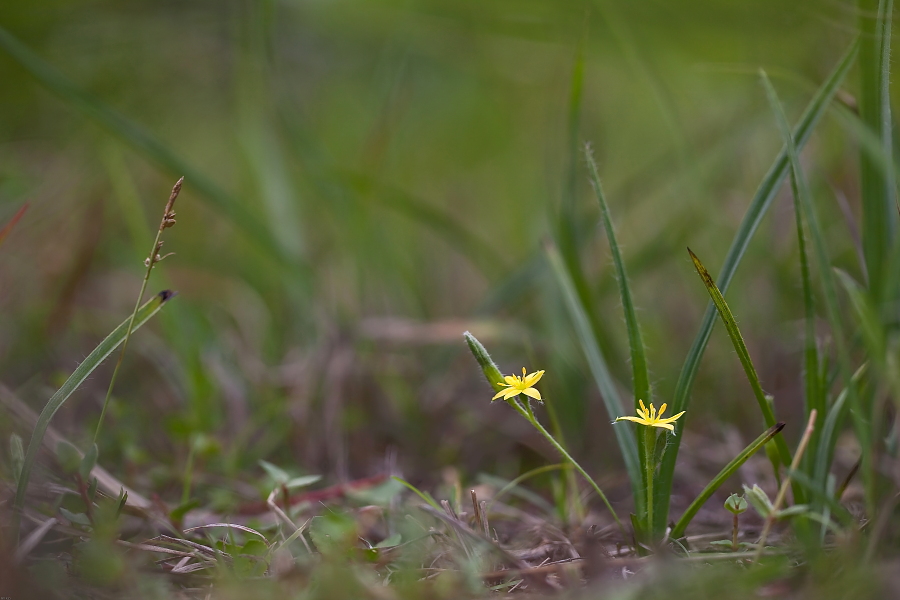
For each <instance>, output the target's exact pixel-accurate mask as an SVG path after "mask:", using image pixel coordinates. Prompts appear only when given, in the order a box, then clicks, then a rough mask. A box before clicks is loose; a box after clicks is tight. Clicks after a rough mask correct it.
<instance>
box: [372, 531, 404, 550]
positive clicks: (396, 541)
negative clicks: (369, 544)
mask: <svg viewBox="0 0 900 600" xmlns="http://www.w3.org/2000/svg"><path fill="white" fill-rule="evenodd" d="M401 542H403V536H402V535H401V534H399V533H395V534H394V535H392V536H389V537H386V538H384V539H383V540H381V541H380V542H378V543H377V544H375V547H376V548H393V547H394V546H399V545H400V543H401Z"/></svg>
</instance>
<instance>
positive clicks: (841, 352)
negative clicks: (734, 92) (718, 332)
mask: <svg viewBox="0 0 900 600" xmlns="http://www.w3.org/2000/svg"><path fill="white" fill-rule="evenodd" d="M762 83H763V86H764V87H765V89H766V95H767V96H768V99H769V104H771V106H772V112H773V113H775V121H776V124H777V125H778V131H779V132H780V133H781V137H782V139H783V140H784V142H785V146H786V147H787V150H788V158H789V160H790V163H791V169H792V170H791V175H792V177H793V178H794V179H795V180H796V184H797V190H798V196H799V198H800V205H801V206H802V208H803V212H804V215H803V216H804V217H805V219H806V222H807V223H809V231H810V235H811V237H812V242H813V251H814V253H815V256H816V266H817V267H818V271H819V279H820V280H821V282H822V288H823V291H824V294H823V295H824V299H825V308H826V312H827V315H828V322H829V325H830V326H831V332H832V337H833V339H834V345H835V348H836V349H837V358H838V370H839V372H840V374H841V378H842V379H843V380H844V385H845V386H846V388H847V394H848V399H849V401H850V406H851V407H852V408H854V409H857V410H854V411H852V414H853V415H854V425H855V426H856V433H857V436H858V437H859V441H860V443H861V444H862V445H863V456H866V454H867V452H866V449H867V448H869V443H870V441H871V440H870V425H868V424H867V423H866V422H865V421H866V419H864V417H863V415H862V414H861V412H860V410H858V409H859V408H860V406H859V397H858V396H857V394H856V387H855V386H854V385H853V384H852V383H851V380H852V374H853V371H852V367H851V361H850V353H849V350H848V348H847V344H846V341H845V337H844V326H843V323H842V319H841V314H840V307H839V306H838V299H837V286H836V284H835V281H834V272H833V271H832V269H831V261H830V259H829V257H828V250H827V248H826V246H825V237H824V235H823V234H822V228H821V226H820V225H819V218H818V215H817V213H816V208H815V205H814V204H813V201H812V195H811V194H810V192H809V186H808V184H807V183H806V177H805V175H804V174H803V169H802V167H801V165H800V158H799V156H798V151H797V147H796V144H795V142H794V139H793V137H792V136H791V131H790V127H789V126H788V123H787V117H786V116H785V114H784V108H783V107H782V105H781V102H780V101H779V99H778V94H777V93H776V92H775V88H774V87H772V83H771V82H770V81H769V78H768V77H766V74H765V73H762ZM870 274H871V271H870ZM870 281H871V279H870ZM826 419H827V416H826ZM865 464H867V465H868V466H871V465H870V464H869V462H868V459H867V461H866V463H865ZM863 474H864V475H866V474H867V471H866V470H864V471H863ZM822 483H823V484H824V482H822ZM870 491H871V490H870ZM868 498H869V500H871V494H868Z"/></svg>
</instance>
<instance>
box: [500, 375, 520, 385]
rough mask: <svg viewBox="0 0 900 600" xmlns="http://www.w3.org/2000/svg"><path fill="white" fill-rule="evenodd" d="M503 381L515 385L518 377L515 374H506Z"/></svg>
mask: <svg viewBox="0 0 900 600" xmlns="http://www.w3.org/2000/svg"><path fill="white" fill-rule="evenodd" d="M503 381H505V382H506V385H516V384H517V383H519V378H518V377H516V376H515V375H507V376H506V377H504V378H503Z"/></svg>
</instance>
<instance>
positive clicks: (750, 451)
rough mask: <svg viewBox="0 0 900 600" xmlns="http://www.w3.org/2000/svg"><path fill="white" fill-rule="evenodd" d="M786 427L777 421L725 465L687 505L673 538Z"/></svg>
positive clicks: (673, 532) (674, 528) (677, 536)
mask: <svg viewBox="0 0 900 600" xmlns="http://www.w3.org/2000/svg"><path fill="white" fill-rule="evenodd" d="M782 429H784V423H776V424H775V425H774V426H773V427H769V428H768V429H767V430H766V431H764V432H763V433H762V435H760V436H759V437H758V438H756V439H755V440H753V441H752V442H750V444H749V445H748V446H747V447H746V448H744V449H743V450H742V451H741V453H740V454H738V455H737V456H735V457H734V458H733V459H732V460H731V462H730V463H728V464H727V465H725V467H723V468H722V470H721V471H719V474H718V475H716V476H715V477H713V479H712V481H710V482H709V483H708V484H706V487H705V488H703V491H702V492H700V495H698V496H697V498H696V499H695V500H694V501H693V502H691V505H690V506H688V507H687V510H685V511H684V514H683V515H681V518H680V519H678V522H677V523H675V527H673V528H672V533H671V534H670V536H671V537H672V539H676V540H677V539H678V538H680V537H681V536H683V535H684V532H685V530H686V529H687V526H688V525H690V523H691V520H692V519H693V518H694V516H695V515H696V514H697V511H699V510H700V509H701V508H702V507H703V505H704V504H705V503H706V501H707V500H709V499H710V497H711V496H712V495H713V494H714V493H715V492H716V490H717V489H719V488H720V487H722V484H723V483H725V481H726V480H727V479H728V478H729V477H731V476H732V475H734V473H735V472H736V471H737V470H738V469H739V468H740V467H741V465H742V464H744V463H745V462H747V459H749V458H750V457H751V456H753V455H754V454H756V453H757V452H758V451H759V450H760V448H762V447H763V446H765V445H766V442H768V441H769V440H771V439H772V438H774V437H775V436H776V435H777V434H778V432H780V431H781V430H782Z"/></svg>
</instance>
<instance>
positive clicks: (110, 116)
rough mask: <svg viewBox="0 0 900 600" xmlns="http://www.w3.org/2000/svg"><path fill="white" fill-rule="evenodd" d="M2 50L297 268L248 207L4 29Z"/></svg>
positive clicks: (0, 35)
mask: <svg viewBox="0 0 900 600" xmlns="http://www.w3.org/2000/svg"><path fill="white" fill-rule="evenodd" d="M0 49H3V50H5V51H6V53H7V54H9V55H10V57H12V58H13V60H15V61H16V62H17V63H18V64H19V65H20V66H21V67H22V68H24V69H25V70H26V71H28V73H30V74H31V76H32V77H34V78H35V79H36V80H37V81H38V82H39V83H40V84H41V85H43V86H44V87H45V88H47V89H48V90H50V91H51V92H53V93H54V94H56V95H57V96H59V97H60V98H61V99H62V100H63V101H65V102H66V103H68V104H69V105H71V106H73V107H75V108H77V109H78V110H80V111H81V112H82V113H84V114H85V115H87V116H88V117H90V118H92V119H94V120H96V121H97V122H98V123H100V124H101V125H103V126H104V127H105V128H106V129H107V130H109V131H110V132H112V133H113V134H114V135H116V136H118V137H119V138H120V139H122V140H123V141H125V142H126V143H128V144H129V145H130V146H132V147H133V148H135V149H137V150H138V151H139V152H140V153H141V154H143V155H144V156H146V157H147V158H149V159H150V160H152V161H154V162H156V163H157V164H158V165H160V166H161V167H163V168H164V169H167V170H168V171H170V172H171V173H172V174H174V175H176V176H182V175H183V176H184V177H185V178H186V179H187V180H188V181H190V182H191V186H193V187H194V188H195V189H197V190H199V191H200V192H201V193H202V194H203V195H204V196H205V197H206V198H207V199H208V200H209V201H210V202H211V203H212V204H213V205H214V206H215V207H216V208H217V209H218V210H220V211H221V212H223V213H224V214H226V215H228V217H229V218H230V219H231V220H232V221H233V222H234V224H235V225H236V226H237V227H239V228H242V229H243V230H244V231H245V232H246V233H247V234H248V236H249V237H250V239H251V240H252V241H253V242H254V243H255V244H256V245H257V246H259V247H260V248H261V249H262V250H264V251H266V253H267V254H268V255H270V256H271V257H272V258H274V259H277V260H278V262H279V263H280V264H282V265H284V266H287V265H290V266H293V267H296V266H297V265H296V264H294V263H292V262H291V259H289V258H288V255H287V254H286V252H285V250H284V249H283V248H281V247H280V246H278V244H276V243H275V238H274V237H273V236H272V235H271V233H270V232H269V230H268V229H267V228H266V226H265V225H264V224H263V223H262V222H261V221H260V220H259V219H258V218H257V216H256V214H255V213H254V212H253V211H252V210H250V209H249V208H247V206H246V204H245V203H242V202H241V201H240V200H239V199H238V198H235V197H234V196H232V195H231V194H229V193H228V192H226V191H225V190H223V189H222V188H220V187H219V186H218V185H216V184H215V183H214V182H213V181H212V179H210V178H209V177H207V176H206V175H204V174H203V173H202V172H200V171H198V170H197V169H195V168H193V167H192V166H191V165H190V164H188V162H187V161H186V160H184V159H183V158H181V157H180V156H178V155H177V154H175V153H174V152H173V151H172V150H171V149H170V148H169V147H168V146H166V145H165V144H164V143H163V142H161V141H160V140H159V139H157V138H156V137H154V136H153V134H151V133H150V132H149V131H147V130H146V129H144V128H143V127H141V126H140V125H138V124H137V123H135V122H134V121H132V120H130V119H129V118H128V117H126V116H125V115H123V114H121V113H119V112H118V111H116V110H115V109H113V108H112V107H111V106H109V105H108V104H106V103H105V102H103V101H101V100H100V99H99V98H96V97H95V96H93V95H92V94H89V93H88V92H86V91H84V90H83V89H81V88H80V87H78V86H77V85H76V84H75V83H74V82H72V81H70V80H69V79H68V78H66V77H65V76H64V75H63V74H62V73H60V72H59V71H57V70H56V69H55V68H54V67H52V66H51V65H50V64H48V63H47V62H46V61H44V59H42V58H41V57H40V56H38V55H37V54H35V53H34V52H33V51H32V50H31V49H30V48H28V46H26V45H25V44H23V43H22V42H21V41H20V40H19V39H18V38H16V37H15V36H13V35H12V34H11V33H9V32H8V31H7V30H6V29H4V28H3V27H0Z"/></svg>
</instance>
